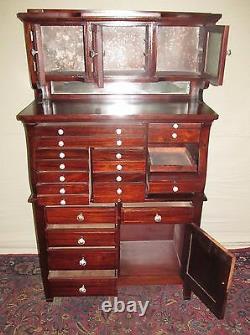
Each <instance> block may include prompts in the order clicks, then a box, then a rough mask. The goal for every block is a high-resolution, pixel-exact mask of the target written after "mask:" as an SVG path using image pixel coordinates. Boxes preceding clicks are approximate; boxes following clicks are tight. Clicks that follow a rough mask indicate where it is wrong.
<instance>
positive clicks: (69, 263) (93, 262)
mask: <svg viewBox="0 0 250 335" xmlns="http://www.w3.org/2000/svg"><path fill="white" fill-rule="evenodd" d="M117 260H118V257H117V250H116V249H114V248H112V249H108V248H97V249H92V248H91V249H90V248H87V247H86V248H84V249H83V248H81V249H79V248H75V249H72V248H70V249H63V248H60V249H55V248H49V249H48V266H49V268H50V270H82V269H89V270H94V269H99V270H109V269H116V268H117Z"/></svg>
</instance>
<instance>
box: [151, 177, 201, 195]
mask: <svg viewBox="0 0 250 335" xmlns="http://www.w3.org/2000/svg"><path fill="white" fill-rule="evenodd" d="M203 189H204V182H202V181H201V180H200V179H194V180H180V181H178V179H177V180H175V181H173V180H167V181H160V182H155V181H150V182H149V183H148V193H173V194H175V193H176V194H177V193H192V192H203Z"/></svg>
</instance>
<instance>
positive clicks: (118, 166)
mask: <svg viewBox="0 0 250 335" xmlns="http://www.w3.org/2000/svg"><path fill="white" fill-rule="evenodd" d="M145 165H146V162H145V160H144V161H134V162H127V161H119V162H117V161H109V162H108V161H107V162H106V161H98V162H93V172H120V171H124V172H143V171H144V170H145Z"/></svg>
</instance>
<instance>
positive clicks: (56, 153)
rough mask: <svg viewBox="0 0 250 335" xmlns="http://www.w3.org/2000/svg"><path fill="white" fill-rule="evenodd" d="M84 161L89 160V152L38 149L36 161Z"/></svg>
mask: <svg viewBox="0 0 250 335" xmlns="http://www.w3.org/2000/svg"><path fill="white" fill-rule="evenodd" d="M61 158H63V159H68V158H69V159H83V160H88V158H89V153H88V150H82V149H65V148H63V149H37V150H36V159H61Z"/></svg>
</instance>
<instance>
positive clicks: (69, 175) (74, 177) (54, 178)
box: [36, 171, 89, 185]
mask: <svg viewBox="0 0 250 335" xmlns="http://www.w3.org/2000/svg"><path fill="white" fill-rule="evenodd" d="M36 177H37V182H38V183H59V182H61V184H62V185H63V184H64V182H65V183H71V182H87V181H88V180H89V173H88V172H87V171H86V172H66V171H58V172H38V173H37V175H36Z"/></svg>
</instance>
